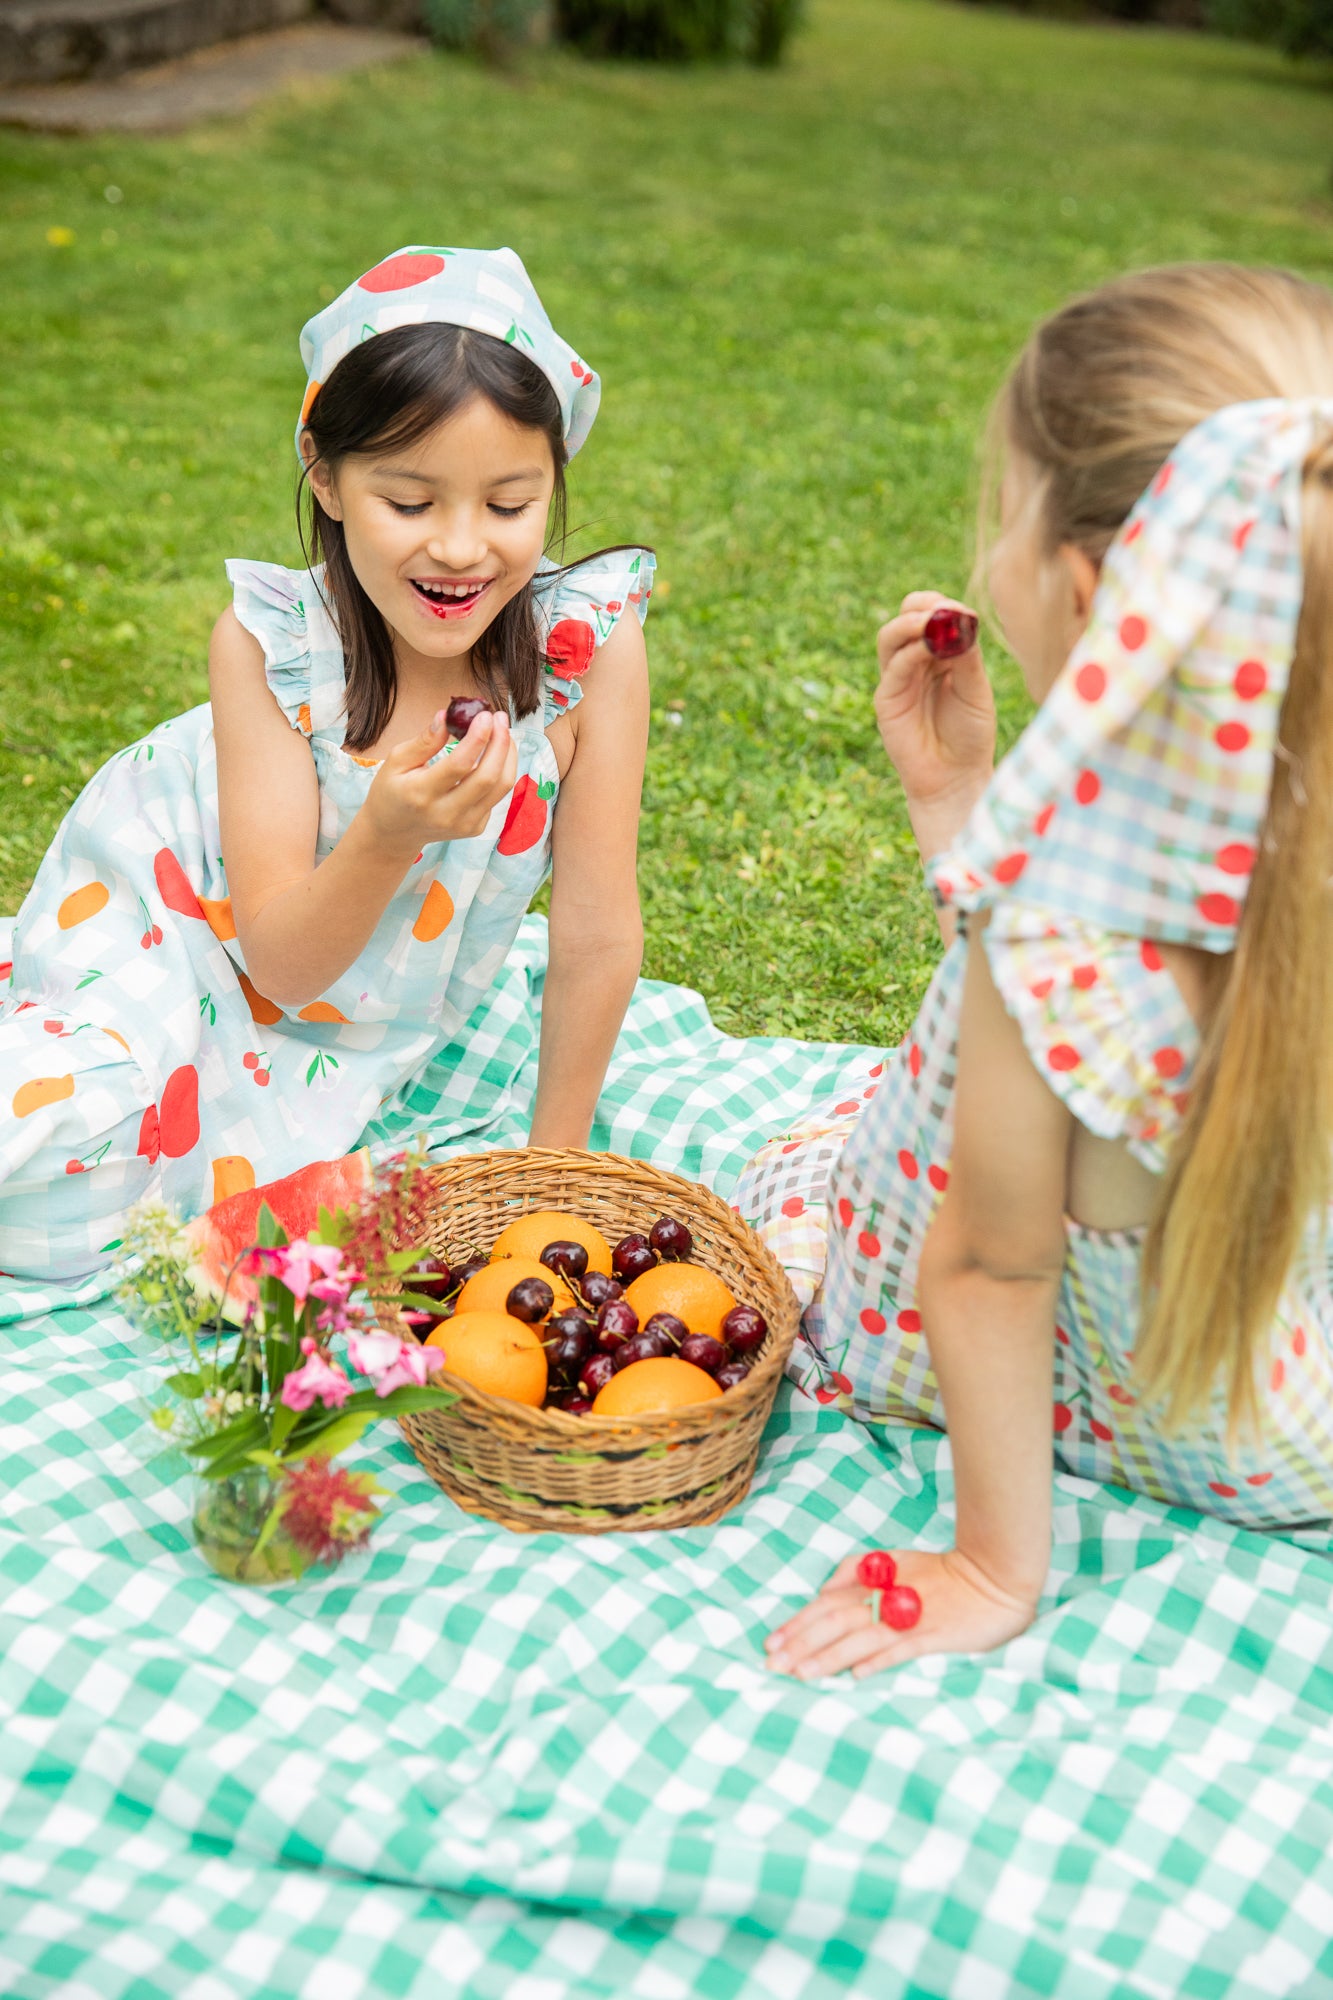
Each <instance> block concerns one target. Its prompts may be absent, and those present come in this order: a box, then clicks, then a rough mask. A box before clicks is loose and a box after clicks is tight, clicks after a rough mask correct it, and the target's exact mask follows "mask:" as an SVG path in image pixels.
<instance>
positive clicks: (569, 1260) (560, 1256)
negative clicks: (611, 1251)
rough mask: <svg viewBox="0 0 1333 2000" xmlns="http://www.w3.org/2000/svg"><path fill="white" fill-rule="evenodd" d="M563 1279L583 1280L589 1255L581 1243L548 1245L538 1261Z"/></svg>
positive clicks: (563, 1242) (562, 1242)
mask: <svg viewBox="0 0 1333 2000" xmlns="http://www.w3.org/2000/svg"><path fill="white" fill-rule="evenodd" d="M537 1261H538V1262H539V1263H541V1264H545V1266H546V1268H547V1270H548V1271H558V1272H559V1273H560V1276H561V1277H562V1278H581V1277H582V1276H583V1273H584V1272H585V1271H586V1270H587V1268H588V1253H587V1251H586V1250H585V1249H584V1247H583V1245H582V1244H581V1243H567V1242H565V1241H563V1240H562V1241H560V1242H559V1243H548V1244H547V1246H546V1248H545V1249H544V1250H543V1251H542V1254H541V1256H540V1257H539V1259H538V1260H537Z"/></svg>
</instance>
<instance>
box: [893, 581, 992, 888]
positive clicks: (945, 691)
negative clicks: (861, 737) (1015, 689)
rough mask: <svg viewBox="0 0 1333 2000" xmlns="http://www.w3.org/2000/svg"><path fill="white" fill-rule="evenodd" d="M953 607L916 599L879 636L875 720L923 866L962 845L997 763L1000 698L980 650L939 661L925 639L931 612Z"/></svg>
mask: <svg viewBox="0 0 1333 2000" xmlns="http://www.w3.org/2000/svg"><path fill="white" fill-rule="evenodd" d="M952 602H954V600H953V599H951V598H947V597H943V596H941V594H940V592H939V591H937V590H916V591H912V592H911V593H910V594H909V595H908V596H906V597H905V598H904V599H903V604H902V610H901V611H900V612H899V613H898V616H897V617H896V618H891V619H890V620H889V622H888V624H887V625H884V626H882V627H881V629H880V633H879V642H878V643H879V686H878V687H877V689H876V690H875V719H876V721H877V722H878V724H879V733H880V737H881V740H882V741H883V744H884V748H885V749H886V750H887V752H888V754H889V757H890V760H891V761H892V764H893V767H894V769H895V770H896V771H897V773H898V776H899V777H900V778H901V779H902V783H903V790H904V791H905V792H906V794H907V808H908V812H909V813H910V815H911V820H912V830H913V832H914V833H915V834H916V838H917V844H918V846H919V847H920V849H921V853H922V857H923V859H929V858H930V856H931V855H932V854H935V853H938V852H939V851H940V850H941V849H943V848H945V847H947V846H949V845H950V844H951V843H952V841H953V840H954V839H955V838H956V836H957V835H958V833H959V832H960V831H961V830H962V826H963V823H964V821H965V820H966V818H967V816H968V814H969V813H970V812H971V810H972V807H973V805H974V804H975V803H976V801H977V799H978V798H979V797H980V795H981V793H982V792H983V791H984V790H985V788H986V784H987V781H988V780H989V778H990V774H991V771H992V769H993V767H994V763H995V697H994V695H993V693H992V692H991V685H990V682H989V680H988V679H987V678H986V669H985V666H984V664H983V662H982V658H981V648H980V646H972V647H971V648H969V650H968V651H967V652H966V653H962V654H960V655H959V656H958V657H957V658H955V659H951V660H938V659H936V658H935V657H934V655H933V654H932V653H930V652H929V651H928V650H927V648H926V645H925V641H924V640H923V638H922V633H923V632H924V631H925V627H926V620H927V619H928V618H929V616H930V614H931V612H932V611H935V610H937V609H938V608H939V606H940V605H943V604H950V603H952Z"/></svg>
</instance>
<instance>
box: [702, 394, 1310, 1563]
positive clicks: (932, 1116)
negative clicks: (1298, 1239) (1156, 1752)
mask: <svg viewBox="0 0 1333 2000" xmlns="http://www.w3.org/2000/svg"><path fill="white" fill-rule="evenodd" d="M1330 422H1333V406H1329V405H1321V404H1314V403H1285V402H1262V403H1254V404H1244V405H1238V406H1236V407H1234V408H1232V409H1229V410H1225V411H1222V412H1220V413H1219V414H1218V415H1217V416H1215V417H1213V418H1211V419H1209V420H1208V422H1206V423H1204V424H1202V425H1200V426H1199V427H1198V428H1197V429H1196V430H1195V431H1193V432H1191V433H1190V435H1189V436H1188V437H1187V438H1185V439H1184V440H1183V442H1182V443H1181V445H1180V446H1179V447H1178V449H1177V450H1176V452H1175V453H1174V454H1173V455H1172V458H1171V459H1170V460H1169V461H1168V463H1167V464H1166V466H1165V467H1164V468H1163V469H1162V472H1161V473H1160V474H1159V475H1158V477H1157V479H1156V480H1155V481H1154V484H1153V487H1152V488H1151V490H1150V491H1149V492H1148V493H1147V494H1145V496H1144V498H1143V499H1142V500H1141V501H1140V503H1139V505H1138V507H1137V508H1136V509H1135V511H1134V513H1133V514H1132V515H1131V517H1130V520H1129V521H1128V522H1127V524H1126V526H1125V528H1124V530H1123V531H1122V533H1121V535H1120V537H1119V539H1118V541H1117V543H1116V545H1115V546H1114V548H1113V549H1112V551H1111V552H1110V554H1109V555H1108V558H1107V561H1106V564H1105V566H1104V569H1103V573H1102V578H1101V583H1100V587H1099V590H1098V595H1097V601H1096V603H1095V605H1094V607H1093V617H1092V621H1091V623H1090V625H1089V629H1088V631H1087V633H1086V634H1085V636H1084V637H1083V639H1082V640H1080V642H1079V644H1078V646H1077V647H1076V649H1075V651H1074V653H1073V655H1072V656H1071V658H1070V660H1069V662H1068V664H1067V666H1066V667H1065V669H1064V671H1063V673H1062V674H1061V676H1060V678H1059V679H1058V681H1057V682H1056V685H1055V687H1054V688H1053V689H1052V691H1051V693H1050V694H1049V695H1048V697H1047V699H1046V701H1045V703H1044V704H1043V706H1042V708H1041V709H1040V711H1039V712H1038V714H1037V715H1036V716H1035V717H1034V719H1033V721H1032V722H1031V724H1030V725H1029V727H1028V729H1027V730H1026V731H1025V733H1024V735H1023V737H1022V738H1021V739H1020V741H1019V743H1018V744H1017V745H1016V746H1015V748H1014V750H1013V751H1012V752H1011V754H1010V755H1009V757H1007V758H1006V759H1005V761H1004V763H1003V764H1002V765H1001V766H1000V768H999V769H998V770H997V772H996V774H995V777H994V779H993V781H992V783H991V785H990V787H989V788H988V790H987V792H986V794H985V796H984V797H983V799H982V800H981V801H980V802H979V804H978V806H977V808H976V810H975V811H974V813H973V815H972V817H971V819H970V820H969V822H968V824H967V826H966V827H965V829H964V830H963V833H962V835H961V837H960V839H959V841H958V843H957V845H956V846H955V848H954V849H953V850H952V851H951V852H950V853H948V854H945V855H943V856H940V857H938V858H937V859H936V860H935V861H934V862H933V863H932V864H931V867H930V870H929V873H930V877H931V882H932V887H933V889H934V893H935V895H936V897H937V899H938V900H939V901H940V903H941V904H951V905H952V906H953V907H954V908H955V909H956V910H957V912H958V918H959V935H958V937H957V938H956V940H955V942H954V944H953V945H952V946H951V948H950V949H949V950H948V952H947V953H946V954H945V956H944V958H943V960H942V961H941V963H940V966H939V968H938V969H937V971H936V974H935V977H934V979H933V980H932V981H931V984H930V987H929V990H928V991H927V994H926V998H925V1001H924V1003H923V1005H922V1007H921V1011H920V1013H919V1015H918V1018H917V1021H916V1023H915V1026H914V1028H913V1032H912V1034H911V1036H910V1037H909V1039H908V1041H907V1043H906V1044H905V1045H904V1047H903V1048H902V1049H900V1050H899V1051H897V1053H896V1055H895V1056H894V1057H892V1058H891V1059H890V1060H889V1061H888V1062H887V1063H886V1065H885V1070H884V1075H883V1079H882V1081H881V1082H880V1083H879V1085H878V1087H877V1090H876V1093H875V1095H874V1097H873V1099H871V1100H870V1101H869V1102H868V1103H867V1104H866V1105H865V1107H864V1109H858V1108H857V1107H854V1106H852V1105H843V1106H841V1107H837V1108H835V1110H834V1114H833V1115H832V1116H830V1115H828V1114H827V1113H826V1114H824V1115H822V1116H819V1117H816V1118H815V1119H813V1120H812V1121H811V1123H810V1125H809V1126H807V1127H804V1128H801V1129H800V1130H797V1131H793V1132H791V1133H789V1134H786V1135H784V1136H783V1137H782V1138H781V1139H778V1140H776V1141H774V1142H773V1143H772V1144H771V1145H770V1146H768V1147H766V1148H765V1149H764V1152H763V1153H762V1154H761V1155H760V1156H759V1157H758V1158H757V1159H756V1160H755V1162H754V1163H753V1164H752V1166H751V1168H750V1169H749V1170H748V1172H747V1174H746V1176H745V1177H744V1178H743V1180H742V1183H741V1186H740V1188H739V1189H738V1191H737V1195H736V1200H737V1202H738V1204H739V1206H740V1207H741V1210H742V1212H743V1213H744V1214H746V1215H747V1216H748V1217H749V1218H750V1219H751V1220H752V1221H753V1222H754V1223H755V1225H756V1226H757V1227H758V1228H759V1229H760V1232H761V1234H763V1235H765V1236H766V1238H767V1240H768V1241H769V1242H770V1244H771V1245H772V1247H773V1248H774V1249H775V1250H776V1252H777V1254H778V1255H779V1256H780V1257H783V1258H784V1261H787V1262H788V1264H789V1266H791V1267H794V1268H793V1275H794V1277H796V1278H797V1281H798V1282H803V1283H804V1285H805V1289H806V1292H807V1294H809V1293H810V1292H811V1291H815V1287H816V1286H818V1290H817V1291H815V1296H814V1298H813V1302H812V1304H811V1305H810V1308H809V1310H808V1311H807V1314H806V1318H805V1331H806V1338H805V1340H804V1341H803V1342H802V1343H798V1355H797V1359H796V1373H797V1376H798V1379H804V1382H805V1385H806V1386H807V1387H808V1388H809V1389H810V1390H811V1392H812V1393H815V1394H818V1395H819V1396H820V1397H821V1399H822V1400H825V1401H833V1400H837V1401H839V1402H841V1403H842V1405H843V1406H844V1407H846V1408H847V1409H848V1410H850V1411H851V1412H852V1413H853V1414H854V1415H856V1416H858V1417H861V1418H863V1419H866V1420H868V1421H883V1420H885V1419H888V1418H907V1419H909V1420H915V1421H919V1422H926V1423H931V1424H936V1425H943V1423H944V1410H943V1406H942V1404H941V1401H940V1398H939V1395H938V1391H937V1388H936V1384H935V1379H934V1376H933V1374H932V1372H931V1368H930V1356H929V1351H928V1348H927V1345H926V1341H925V1337H924V1335H923V1330H922V1322H921V1313H920V1309H919V1306H918V1303H917V1292H916V1282H917V1271H918V1267H919V1261H920V1255H921V1250H922V1246H923V1243H924V1241H925V1237H926V1233H927V1231H928V1228H929V1225H930V1221H931V1218H932V1216H933V1214H934V1212H935V1209H936V1207H937V1206H938V1204H939V1201H940V1199H941V1197H942V1195H943V1192H944V1190H945V1188H946V1187H947V1185H948V1172H949V1159H950V1152H951V1144H952V1130H953V1091H954V1081H955V1073H956V1060H957V1043H958V1023H959V1016H960V1010H961V1001H962V989H963V976H964V970H965V966H966V960H967V953H968V952H969V950H972V949H974V948H975V945H974V943H973V941H972V939H971V938H970V937H969V935H968V930H969V920H970V919H971V918H972V917H974V916H975V915H976V914H977V913H978V912H980V911H982V910H988V911H989V913H990V919H989V923H988V925H987V927H986V929H985V930H984V931H983V932H982V934H981V936H982V941H983V948H984V950H985V952H986V955H987V960H988V963H989V966H990V970H991V973H992V976H993V978H994V981H995V984H996V987H997V989H998V991H999V993H1000V995H1001V997H1002V999H1003V1001H1004V1004H1005V1006H1006V1008H1007V1010H1008V1011H1009V1013H1010V1014H1011V1015H1012V1017H1013V1018H1014V1020H1015V1021H1016V1022H1017V1024H1018V1027H1019V1029H1020V1031H1021V1033H1022V1036H1023V1041H1024V1044H1025V1046H1026V1048H1027V1051H1028V1054H1029V1056H1030V1058H1031V1060H1032V1062H1033V1063H1034V1064H1035V1066H1036V1067H1037V1069H1038V1071H1039V1072H1040V1074H1041V1075H1042V1076H1043V1077H1044V1078H1045V1079H1046V1080H1047V1082H1048V1083H1049V1085H1050V1087H1051V1089H1052V1090H1054V1091H1055V1092H1056V1093H1057V1094H1058V1095H1059V1096H1060V1097H1061V1098H1062V1099H1063V1100H1064V1102H1065V1103H1066V1104H1067V1105H1068V1107H1069V1109H1070V1110H1071V1112H1072V1113H1073V1115H1074V1116H1075V1117H1076V1118H1077V1119H1078V1120H1079V1121H1080V1123H1081V1124H1083V1125H1084V1126H1085V1127H1086V1128H1087V1129H1088V1130H1089V1131H1091V1132H1093V1133H1095V1134H1097V1135H1099V1136H1101V1137H1104V1138H1108V1139H1114V1140H1120V1141H1122V1142H1123V1143H1124V1144H1125V1145H1126V1146H1127V1147H1128V1149H1129V1151H1130V1152H1131V1153H1132V1154H1133V1155H1134V1157H1135V1158H1136V1159H1138V1160H1139V1161H1141V1162H1142V1164H1143V1165H1144V1166H1145V1167H1147V1168H1148V1169H1149V1171H1151V1172H1154V1173H1160V1172H1162V1170H1163V1169H1164V1167H1165V1164H1166V1158H1167V1154H1168V1151H1169V1148H1170V1145H1171V1142H1172V1140H1173V1138H1174V1137H1175V1136H1176V1134H1177V1133H1178V1131H1179V1129H1180V1124H1181V1119H1182V1115H1183V1113H1184V1110H1185V1108H1186V1106H1187V1104H1188V1101H1189V1100H1188V1092H1189V1088H1190V1080H1191V1075H1192V1073H1193V1069H1194V1065H1195V1062H1196V1059H1197V1056H1198V1049H1199V1038H1198V1035H1197V1032H1196V1029H1195V1026H1194V1023H1193V1020H1192V1018H1191V1016H1190V1014H1189V1013H1188V1011H1187V1009H1186V1008H1185V1005H1184V1003H1183V1001H1182V1000H1181V998H1180V994H1179V990H1178V988H1177V986H1176V984H1175V981H1174V979H1173V978H1172V977H1171V975H1170V973H1169V972H1168V971H1166V969H1165V968H1164V965H1163V961H1162V957H1161V954H1160V952H1159V951H1158V949H1157V945H1158V942H1159V941H1167V940H1170V941H1174V942H1179V943H1184V944H1189V945H1193V946H1195V947H1197V948H1201V949H1204V950H1208V951H1214V952H1219V953H1224V952H1230V951H1231V950H1232V949H1233V948H1234V945H1235V939H1236V930H1237V926H1238V924H1239V921H1240V916H1241V912H1242V909H1243V906H1244V899H1245V893H1246V888H1247V885H1248V878H1249V873H1250V870H1251V868H1252V866H1253V863H1254V857H1255V851H1256V847H1257V844H1258V840H1259V837H1260V827H1261V824H1262V820H1263V816H1264V813H1265V810H1266V805H1267V799H1268V792H1269V786H1270V782H1271V777H1272V770H1273V759H1274V745H1275V742H1276V737H1277V724H1278V717H1279V713H1280V710H1281V705H1282V698H1283V695H1284V693H1285V689H1286V681H1287V675H1288V671H1289V668H1290V662H1291V655H1292V650H1293V646H1294V640H1295V629H1296V620H1297V616H1298V613H1299V608H1300V602H1301V591H1302V576H1301V561H1300V468H1301V464H1302V462H1303V460H1304V458H1305V456H1306V454H1307V451H1308V449H1309V447H1310V444H1311V440H1312V437H1313V436H1314V435H1315V433H1316V430H1317V428H1318V427H1319V426H1320V425H1322V424H1327V423H1330ZM1255 1088H1256V1089H1262V1088H1263V1080H1262V1077H1260V1076H1256V1078H1255ZM793 1190H795V1194H796V1196H797V1197H799V1206H797V1205H795V1203H794V1202H793ZM820 1191H822V1193H823V1196H824V1199H823V1202H822V1203H821V1202H820V1201H819V1198H818V1196H819V1193H820ZM1323 1222H1324V1218H1323V1217H1318V1216H1317V1217H1314V1218H1312V1220H1311V1225H1310V1229H1309V1231H1308V1233H1307V1237H1306V1240H1305V1242H1304V1244H1303V1246H1302V1250H1301V1253H1300V1255H1299V1256H1298V1258H1297V1259H1296V1261H1295V1263H1294V1265H1293V1268H1292V1270H1291V1272H1290V1274H1289V1277H1288V1282H1287V1286H1286V1289H1285V1291H1284V1294H1283V1296H1282V1298H1281V1300H1280V1302H1279V1305H1278V1309H1277V1311H1276V1313H1275V1315H1274V1318H1273V1323H1272V1326H1271V1329H1270V1331H1269V1335H1268V1341H1267V1349H1266V1352H1264V1353H1263V1354H1262V1356H1261V1359H1260V1366H1259V1369H1258V1374H1257V1381H1258V1383H1259V1385H1260V1388H1261V1390H1262V1397H1261V1409H1260V1423H1259V1428H1258V1433H1257V1435H1255V1436H1251V1437H1248V1438H1243V1439H1242V1442H1241V1444H1240V1447H1239V1449H1238V1451H1237V1452H1236V1453H1235V1454H1233V1455H1230V1456H1229V1455H1228V1451H1227V1448H1226V1413H1225V1409H1224V1407H1223V1403H1222V1399H1221V1395H1220V1393H1219V1395H1218V1397H1217V1398H1216V1399H1215V1402H1214V1405H1213V1407H1212V1409H1211V1411H1210V1413H1209V1416H1208V1419H1207V1421H1206V1422H1200V1423H1198V1424H1196V1425H1195V1427H1194V1428H1193V1429H1191V1430H1190V1431H1188V1432H1187V1433H1185V1434H1184V1435H1166V1434H1164V1433H1163V1431H1162V1430H1161V1428H1160V1426H1159V1425H1158V1423H1157V1422H1156V1421H1155V1420H1154V1415H1153V1413H1152V1412H1150V1411H1149V1410H1146V1409H1144V1408H1143V1407H1141V1406H1140V1405H1139V1404H1138V1402H1137V1400H1136V1392H1135V1382H1134V1377H1133V1370H1132V1364H1131V1355H1132V1349H1133V1344H1134V1340H1135V1337H1136V1333H1137V1322H1138V1308H1139V1278H1140V1261H1141V1256H1142V1249H1143V1235H1144V1232H1143V1231H1141V1230H1094V1229H1087V1228H1083V1227H1081V1226H1079V1225H1078V1224H1077V1223H1075V1222H1073V1221H1072V1220H1068V1219H1067V1220H1066V1224H1065V1236H1066V1260H1065V1268H1064V1276H1063V1282H1062V1285H1061V1290H1060V1298H1059V1307H1058V1313H1057V1324H1056V1335H1055V1340H1056V1345H1055V1404H1054V1409H1053V1411H1052V1429H1053V1432H1054V1438H1055V1453H1056V1459H1057V1462H1058V1463H1059V1464H1060V1465H1061V1466H1063V1467H1064V1468H1065V1469H1066V1470H1069V1471H1072V1472H1076V1473H1081V1474H1083V1475H1085V1476H1087V1477H1089V1478H1096V1479H1109V1480H1112V1481H1116V1482H1118V1483H1120V1484H1122V1485H1126V1486H1131V1487H1135V1488H1138V1489H1139V1490H1141V1491H1144V1492H1147V1493H1149V1494H1152V1495H1154V1496H1155V1497H1156V1498H1158V1499H1161V1500H1165V1501H1168V1502H1175V1503H1180V1504H1184V1505H1187V1506H1191V1507H1196V1508H1200V1509H1204V1510H1207V1511H1209V1512H1212V1513H1217V1514H1222V1515H1225V1516H1226V1517H1228V1518H1229V1519H1231V1520H1233V1521H1236V1522H1238V1523H1240V1524H1241V1525H1243V1526H1247V1527H1274V1526H1293V1525H1295V1524H1298V1523H1305V1522H1311V1521H1319V1522H1324V1521H1327V1520H1328V1519H1329V1518H1330V1517H1333V1286H1331V1284H1330V1258H1329V1252H1328V1249H1327V1246H1326V1242H1325V1240H1324V1239H1323V1237H1322V1235H1321V1227H1320V1225H1321V1224H1322V1223H1323ZM821 1253H822V1254H823V1258H824V1259H826V1268H825V1269H824V1271H823V1274H822V1284H821V1283H820V1281H819V1278H818V1276H817V1275H816V1267H817V1266H818V1265H819V1264H820V1262H821Z"/></svg>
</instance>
